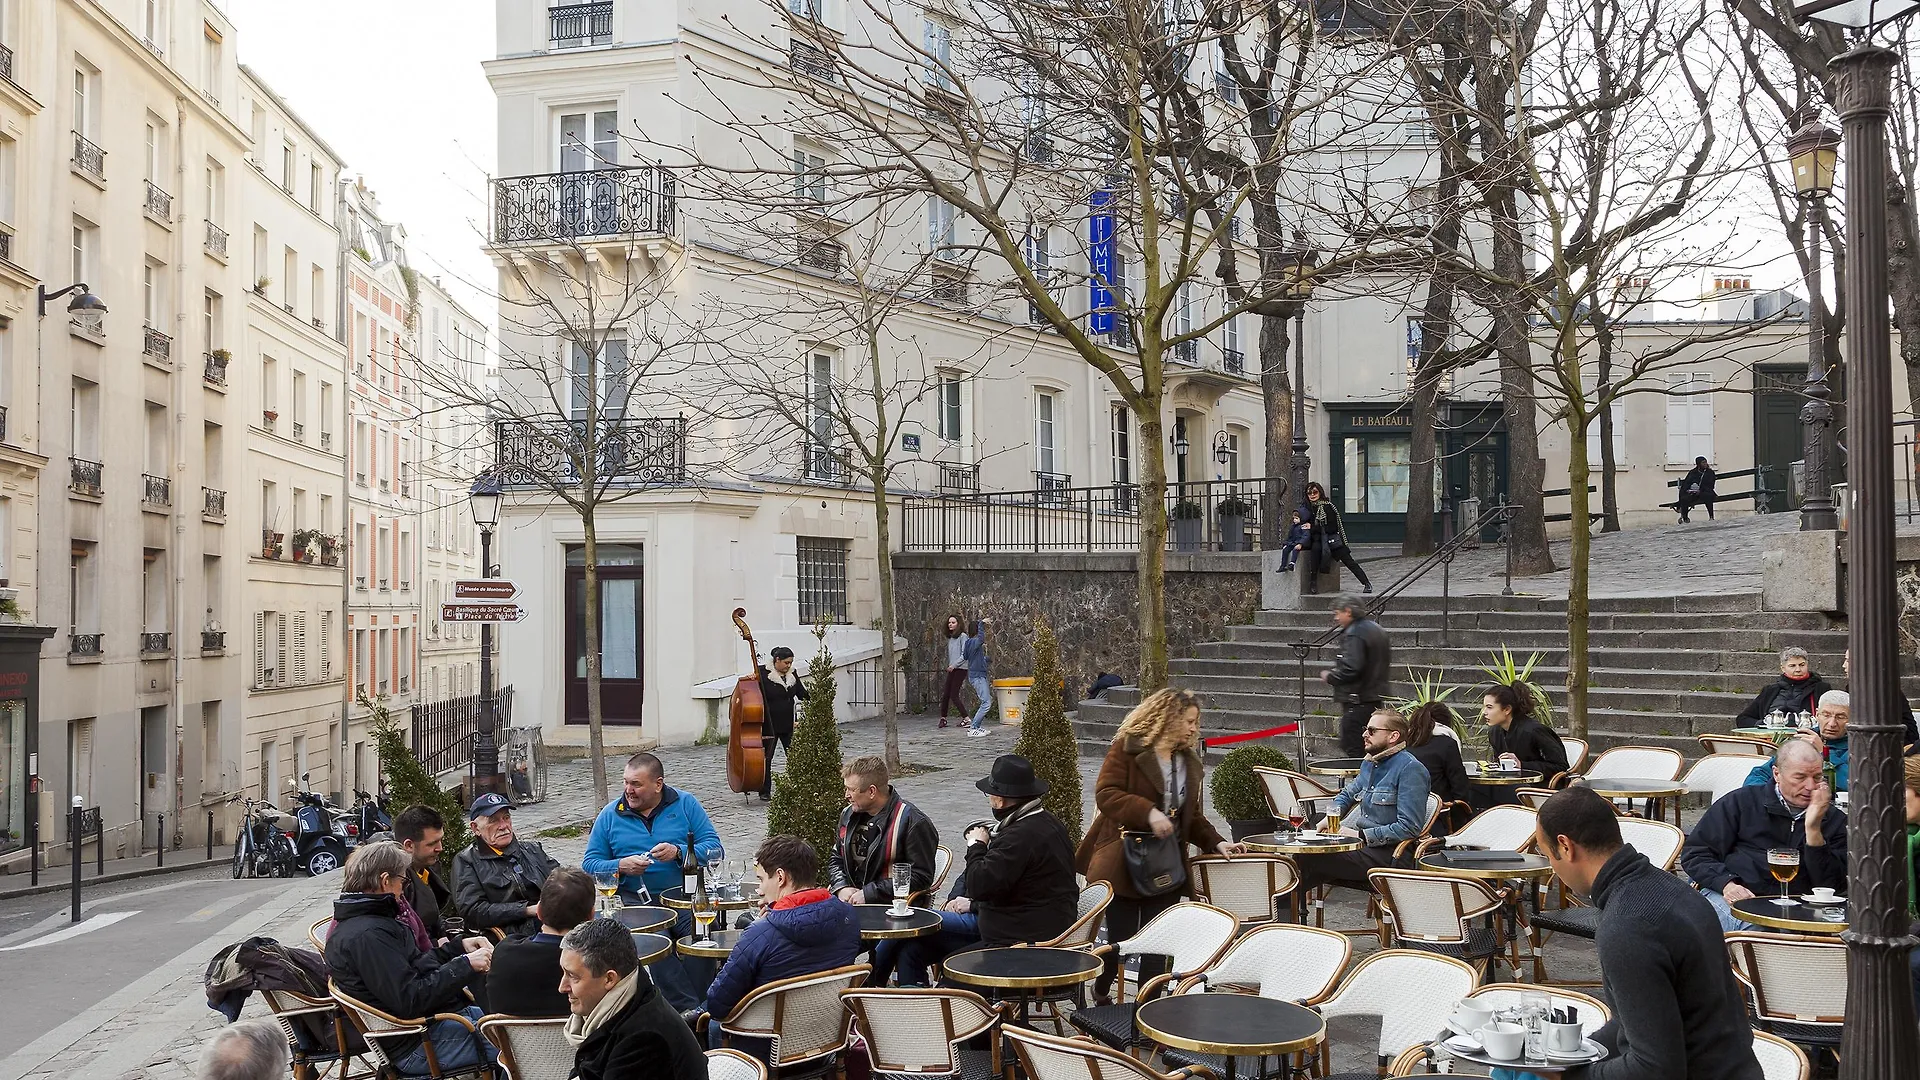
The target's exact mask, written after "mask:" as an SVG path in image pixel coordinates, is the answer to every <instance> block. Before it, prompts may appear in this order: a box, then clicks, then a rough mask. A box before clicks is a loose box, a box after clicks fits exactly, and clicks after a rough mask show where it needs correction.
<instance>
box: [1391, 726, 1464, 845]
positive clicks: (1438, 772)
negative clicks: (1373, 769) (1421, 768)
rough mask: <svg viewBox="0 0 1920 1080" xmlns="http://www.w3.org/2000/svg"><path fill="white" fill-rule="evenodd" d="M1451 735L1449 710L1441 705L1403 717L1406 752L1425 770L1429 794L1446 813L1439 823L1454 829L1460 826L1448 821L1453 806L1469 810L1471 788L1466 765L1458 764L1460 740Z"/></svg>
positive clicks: (1455, 809) (1456, 822)
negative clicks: (1437, 798) (1434, 796)
mask: <svg viewBox="0 0 1920 1080" xmlns="http://www.w3.org/2000/svg"><path fill="white" fill-rule="evenodd" d="M1452 732H1453V710H1452V709H1449V708H1447V706H1446V703H1445V702H1441V701H1429V702H1426V703H1424V704H1422V705H1420V706H1418V707H1416V708H1415V709H1414V710H1413V711H1412V712H1410V713H1408V714H1407V749H1408V751H1409V752H1411V753H1412V754H1413V756H1414V757H1415V758H1416V759H1418V760H1419V762H1420V764H1422V765H1425V766H1426V767H1427V779H1428V782H1429V783H1430V784H1431V785H1432V787H1431V790H1432V791H1433V793H1434V794H1435V795H1438V796H1440V805H1441V807H1442V809H1443V810H1446V811H1447V814H1446V815H1445V816H1443V817H1442V818H1441V820H1442V821H1443V822H1447V821H1451V825H1452V826H1453V827H1458V826H1459V825H1460V824H1461V822H1460V821H1458V820H1451V819H1452V818H1454V817H1455V816H1456V815H1457V814H1458V813H1459V809H1458V808H1457V807H1455V806H1454V805H1453V804H1454V803H1456V802H1460V803H1466V804H1467V805H1468V806H1469V807H1471V806H1472V805H1473V802H1472V799H1471V798H1469V796H1470V795H1471V794H1472V792H1473V788H1472V786H1471V785H1470V784H1469V783H1468V781H1467V768H1466V764H1465V763H1464V762H1462V761H1461V760H1460V740H1459V739H1458V738H1456V737H1455V736H1454V735H1453V734H1452ZM1449 831H1451V829H1449Z"/></svg>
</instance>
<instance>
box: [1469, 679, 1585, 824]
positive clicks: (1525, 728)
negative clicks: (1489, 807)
mask: <svg viewBox="0 0 1920 1080" xmlns="http://www.w3.org/2000/svg"><path fill="white" fill-rule="evenodd" d="M1480 718H1481V719H1482V720H1485V721H1486V722H1487V727H1488V729H1489V730H1488V732H1487V746H1488V748H1489V749H1490V750H1491V751H1492V753H1493V756H1494V757H1495V758H1497V759H1499V760H1500V761H1501V762H1502V763H1504V764H1506V765H1510V766H1513V767H1514V768H1517V769H1520V770H1522V771H1524V772H1532V773H1539V774H1540V776H1541V779H1543V780H1545V779H1551V778H1553V777H1555V776H1558V775H1559V774H1561V773H1563V772H1566V771H1567V748H1566V747H1565V746H1563V745H1561V743H1560V736H1558V735H1555V734H1554V733H1553V729H1551V728H1549V727H1547V725H1545V724H1543V723H1541V722H1540V721H1538V720H1535V719H1534V718H1533V689H1532V688H1531V687H1529V686H1527V685H1526V684H1525V683H1511V684H1509V683H1495V684H1493V685H1492V686H1489V687H1487V690H1486V693H1485V694H1483V695H1481V699H1480ZM1481 798H1483V799H1485V798H1492V799H1493V800H1494V801H1497V802H1516V801H1518V798H1517V796H1516V795H1515V794H1514V793H1513V791H1511V790H1510V789H1508V788H1506V787H1504V786H1503V787H1498V788H1494V789H1493V791H1492V794H1491V795H1490V796H1488V795H1483V796H1481Z"/></svg>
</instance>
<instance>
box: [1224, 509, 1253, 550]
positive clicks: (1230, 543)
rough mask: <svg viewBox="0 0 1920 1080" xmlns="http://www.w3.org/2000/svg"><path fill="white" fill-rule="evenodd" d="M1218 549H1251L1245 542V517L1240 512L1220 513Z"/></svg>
mask: <svg viewBox="0 0 1920 1080" xmlns="http://www.w3.org/2000/svg"><path fill="white" fill-rule="evenodd" d="M1220 550H1221V551H1252V550H1253V548H1252V547H1251V546H1250V545H1249V544H1248V543H1247V519H1246V518H1245V517H1244V516H1242V515H1240V514H1221V515H1220Z"/></svg>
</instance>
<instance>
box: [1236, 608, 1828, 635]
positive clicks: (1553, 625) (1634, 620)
mask: <svg viewBox="0 0 1920 1080" xmlns="http://www.w3.org/2000/svg"><path fill="white" fill-rule="evenodd" d="M1380 620H1381V625H1383V626H1385V627H1387V629H1388V632H1389V633H1397V632H1399V631H1402V630H1406V629H1418V630H1438V629H1441V626H1442V620H1441V613H1440V611H1438V610H1437V609H1436V610H1431V611H1427V610H1422V611H1398V610H1395V611H1389V612H1387V613H1385V614H1383V615H1382V616H1381V617H1380ZM1446 623H1447V625H1448V626H1450V627H1451V628H1452V629H1454V630H1509V631H1511V630H1550V631H1557V632H1560V633H1565V632H1566V629H1567V614H1566V612H1565V611H1485V610H1476V609H1471V608H1469V609H1465V610H1463V609H1461V608H1459V607H1455V608H1454V609H1453V611H1452V612H1451V614H1450V615H1449V616H1448V618H1447V620H1446ZM1253 625H1255V626H1258V627H1261V628H1270V629H1277V630H1291V631H1294V632H1296V633H1313V632H1318V631H1324V630H1326V629H1328V627H1330V626H1331V625H1332V619H1331V618H1330V617H1329V615H1328V613H1326V612H1322V611H1271V610H1268V611H1256V612H1254V623H1253ZM1587 625H1588V626H1589V627H1590V628H1591V629H1594V630H1663V629H1669V628H1693V629H1703V628H1710V627H1727V628H1732V629H1759V630H1795V629H1797V630H1830V629H1835V625H1834V621H1833V620H1832V619H1830V618H1828V617H1827V616H1826V615H1824V614H1822V613H1820V612H1817V611H1754V612H1718V613H1716V612H1695V613H1685V612H1669V613H1665V614H1642V613H1624V612H1622V613H1609V612H1594V613H1592V614H1591V615H1590V616H1589V617H1588V621H1587Z"/></svg>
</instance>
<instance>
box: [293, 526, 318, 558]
mask: <svg viewBox="0 0 1920 1080" xmlns="http://www.w3.org/2000/svg"><path fill="white" fill-rule="evenodd" d="M318 539H320V530H319V529H295V530H293V559H294V561H295V562H306V561H307V554H308V552H309V551H311V550H312V548H313V542H314V541H316V540H318Z"/></svg>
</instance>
